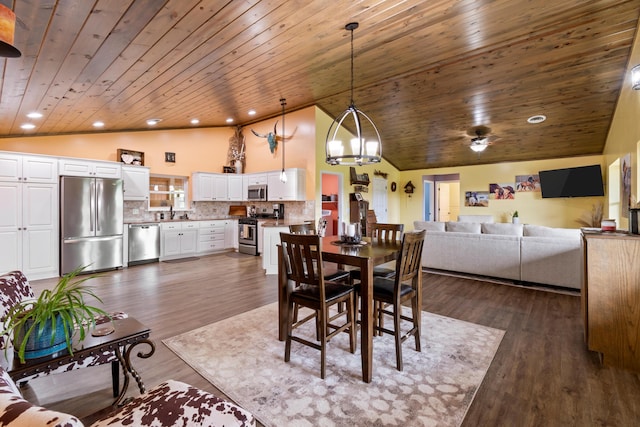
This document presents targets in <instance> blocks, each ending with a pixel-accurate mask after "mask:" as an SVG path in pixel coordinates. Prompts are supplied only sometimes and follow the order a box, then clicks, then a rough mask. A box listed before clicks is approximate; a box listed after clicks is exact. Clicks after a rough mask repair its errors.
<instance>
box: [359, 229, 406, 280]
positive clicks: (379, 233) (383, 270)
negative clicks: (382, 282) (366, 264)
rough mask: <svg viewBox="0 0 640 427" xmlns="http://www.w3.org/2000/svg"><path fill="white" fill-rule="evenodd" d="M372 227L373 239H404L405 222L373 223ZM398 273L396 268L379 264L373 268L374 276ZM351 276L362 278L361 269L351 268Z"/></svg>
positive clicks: (378, 240)
mask: <svg viewBox="0 0 640 427" xmlns="http://www.w3.org/2000/svg"><path fill="white" fill-rule="evenodd" d="M370 227H371V240H372V241H377V242H384V243H390V242H399V241H400V240H401V239H402V232H403V231H404V224H383V223H379V222H377V223H373V224H370ZM395 274H396V270H395V268H389V267H384V266H377V267H374V268H373V277H386V278H391V277H393V276H394V275H395ZM351 278H352V279H353V280H360V270H351Z"/></svg>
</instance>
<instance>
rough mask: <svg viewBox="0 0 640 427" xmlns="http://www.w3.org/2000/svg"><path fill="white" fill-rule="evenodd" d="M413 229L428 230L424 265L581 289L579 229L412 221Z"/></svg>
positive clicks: (581, 255)
mask: <svg viewBox="0 0 640 427" xmlns="http://www.w3.org/2000/svg"><path fill="white" fill-rule="evenodd" d="M460 219H463V220H464V218H460ZM476 219H477V218H476ZM487 220H489V218H487ZM414 228H415V229H416V230H427V234H426V237H425V244H424V249H423V253H422V266H423V267H426V268H433V269H438V270H448V271H455V272H461V273H469V274H474V275H480V276H490V277H497V278H503V279H509V280H514V281H516V282H530V283H538V284H544V285H551V286H559V287H564V288H573V289H580V288H581V284H582V274H583V273H582V271H583V251H582V239H581V236H580V230H579V229H569V228H551V227H543V226H536V225H528V224H525V225H523V224H507V223H493V222H490V221H487V222H482V223H480V222H431V221H429V222H427V221H414Z"/></svg>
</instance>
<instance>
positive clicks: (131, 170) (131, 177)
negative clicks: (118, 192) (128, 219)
mask: <svg viewBox="0 0 640 427" xmlns="http://www.w3.org/2000/svg"><path fill="white" fill-rule="evenodd" d="M149 172H150V171H149V168H148V167H146V166H126V165H123V166H122V179H123V181H124V200H144V201H146V200H149V175H150V174H149Z"/></svg>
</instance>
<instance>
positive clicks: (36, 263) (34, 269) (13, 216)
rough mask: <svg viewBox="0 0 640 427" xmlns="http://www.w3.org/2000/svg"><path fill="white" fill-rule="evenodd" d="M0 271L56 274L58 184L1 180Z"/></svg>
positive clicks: (41, 276) (35, 276)
mask: <svg viewBox="0 0 640 427" xmlns="http://www.w3.org/2000/svg"><path fill="white" fill-rule="evenodd" d="M0 199H1V200H2V209H0V272H7V271H11V270H21V271H22V272H23V273H24V274H25V276H27V278H29V279H30V280H34V279H44V278H49V277H55V276H57V275H58V252H59V251H58V245H59V237H58V185H57V184H46V183H42V184H41V183H30V182H27V183H20V182H8V181H2V182H0Z"/></svg>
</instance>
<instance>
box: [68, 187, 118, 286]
mask: <svg viewBox="0 0 640 427" xmlns="http://www.w3.org/2000/svg"><path fill="white" fill-rule="evenodd" d="M123 209H124V195H123V192H122V180H121V179H111V178H84V177H74V176H63V177H61V178H60V237H61V239H60V240H61V242H60V275H63V274H66V273H68V272H70V271H72V270H74V269H76V268H77V267H79V266H88V267H87V268H86V270H85V272H90V271H101V270H109V269H114V268H117V267H122V245H123V242H122V235H123V229H124V225H123V216H124V212H123Z"/></svg>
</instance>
